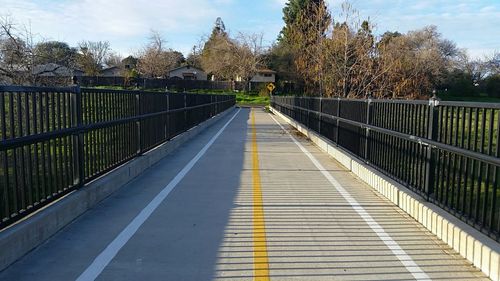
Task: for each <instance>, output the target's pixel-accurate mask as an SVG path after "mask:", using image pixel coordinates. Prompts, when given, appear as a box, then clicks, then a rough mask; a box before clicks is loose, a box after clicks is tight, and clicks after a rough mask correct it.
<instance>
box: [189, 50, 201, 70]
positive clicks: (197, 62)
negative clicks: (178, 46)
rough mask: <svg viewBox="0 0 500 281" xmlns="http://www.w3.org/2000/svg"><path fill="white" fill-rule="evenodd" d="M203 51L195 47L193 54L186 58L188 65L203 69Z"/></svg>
mask: <svg viewBox="0 0 500 281" xmlns="http://www.w3.org/2000/svg"><path fill="white" fill-rule="evenodd" d="M201 54H202V52H201V49H200V48H198V47H197V46H193V48H192V49H191V52H190V53H189V54H188V57H187V58H186V64H187V65H189V66H192V67H196V68H203V66H202V63H201Z"/></svg>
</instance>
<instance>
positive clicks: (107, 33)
mask: <svg viewBox="0 0 500 281" xmlns="http://www.w3.org/2000/svg"><path fill="white" fill-rule="evenodd" d="M341 2H342V1H332V0H329V1H328V4H329V7H330V9H331V10H332V14H333V16H334V18H336V17H338V16H339V13H340V8H339V7H340V3H341ZM350 2H351V4H353V6H354V7H355V8H356V9H357V10H358V11H359V13H360V15H361V17H363V18H367V17H369V18H370V19H371V20H372V22H374V23H375V25H376V30H375V33H376V34H382V33H383V32H384V31H386V30H391V31H400V32H407V31H408V30H413V29H418V28H421V27H423V26H425V25H430V24H433V25H436V26H438V30H439V31H440V32H441V33H443V35H444V37H445V38H448V39H451V40H453V41H454V42H456V43H457V45H458V46H459V47H461V48H467V49H468V50H469V53H470V54H471V55H472V56H473V57H481V56H483V55H488V54H491V53H493V52H494V51H495V50H497V51H500V0H468V1H462V0H434V1H428V0H407V1H404V0H352V1H350ZM285 3H286V0H267V1H266V0H253V1H252V0H246V1H245V0H210V1H209V0H183V1H179V0H163V1H162V0H158V1H138V0H77V1H76V0H52V1H51V0H0V15H6V14H9V15H10V16H11V17H12V18H13V19H15V20H16V22H17V23H19V24H20V25H30V26H31V29H32V30H33V33H35V34H36V35H37V38H38V39H39V40H61V41H66V42H68V43H69V44H70V45H72V46H74V45H76V44H77V42H78V41H81V40H94V41H95V40H107V41H109V42H110V43H111V47H112V49H113V50H114V51H116V52H118V53H120V54H122V55H128V54H134V53H135V52H136V51H137V50H138V49H140V48H141V46H143V45H144V44H145V43H146V41H147V38H148V34H149V31H150V30H151V29H155V30H158V31H159V32H160V33H161V34H162V35H163V36H164V38H165V39H166V40H167V42H168V43H167V44H168V46H169V47H171V48H173V49H176V50H180V51H182V52H183V53H185V54H187V53H188V52H189V50H190V49H191V48H192V46H193V45H196V44H197V43H198V42H199V41H200V38H202V37H203V36H207V35H208V34H209V33H210V32H211V29H212V26H213V23H214V21H215V19H216V18H217V17H221V18H222V19H223V20H224V22H225V24H226V28H227V29H228V30H229V31H230V33H232V34H237V33H238V32H256V33H263V34H264V39H265V44H266V45H270V44H271V43H272V42H273V41H274V40H275V39H276V37H277V35H278V32H279V31H280V30H281V27H282V26H283V22H282V8H283V7H284V5H285Z"/></svg>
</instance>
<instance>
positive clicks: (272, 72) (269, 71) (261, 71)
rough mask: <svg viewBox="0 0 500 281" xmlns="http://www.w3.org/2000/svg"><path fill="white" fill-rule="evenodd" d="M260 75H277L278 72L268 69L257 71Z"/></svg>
mask: <svg viewBox="0 0 500 281" xmlns="http://www.w3.org/2000/svg"><path fill="white" fill-rule="evenodd" d="M257 72H258V73H271V74H275V73H276V71H274V70H271V69H267V68H264V69H259V70H257Z"/></svg>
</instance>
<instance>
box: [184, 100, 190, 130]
mask: <svg viewBox="0 0 500 281" xmlns="http://www.w3.org/2000/svg"><path fill="white" fill-rule="evenodd" d="M183 111H184V131H187V130H188V129H189V125H188V118H187V94H186V93H184V110H183Z"/></svg>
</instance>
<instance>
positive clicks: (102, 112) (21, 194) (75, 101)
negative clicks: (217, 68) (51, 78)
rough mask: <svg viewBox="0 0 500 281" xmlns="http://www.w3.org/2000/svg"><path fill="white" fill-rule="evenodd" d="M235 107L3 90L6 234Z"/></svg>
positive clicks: (217, 100) (0, 204) (225, 98)
mask: <svg viewBox="0 0 500 281" xmlns="http://www.w3.org/2000/svg"><path fill="white" fill-rule="evenodd" d="M234 104H235V96H232V95H201V94H181V93H156V92H144V91H115V90H101V89H86V88H83V89H81V88H80V87H70V88H40V87H19V86H0V229H1V228H3V227H5V226H7V225H9V224H11V223H12V222H14V221H16V220H18V219H20V218H22V217H24V216H26V215H27V214H29V213H31V212H33V211H35V210H37V209H39V208H41V207H43V206H45V205H47V204H48V203H50V202H52V201H54V200H56V199H58V198H60V197H62V196H63V195H65V194H67V193H69V192H71V191H73V190H75V189H77V188H79V187H81V186H82V185H84V184H85V183H87V182H89V181H91V180H93V179H95V178H97V177H99V176H101V175H103V174H104V173H106V172H108V171H110V170H112V169H114V168H116V167H117V166H119V165H121V164H123V163H125V162H127V161H129V160H130V159H132V158H134V157H136V156H139V155H141V154H142V153H144V152H146V151H148V150H150V149H152V148H154V147H156V146H157V145H159V144H161V143H163V142H166V141H168V140H169V139H171V138H173V137H174V136H176V135H178V134H180V133H182V132H184V131H187V130H188V129H190V128H192V127H194V126H196V125H197V124H199V123H201V122H203V121H205V120H207V119H209V118H211V117H212V116H215V115H217V114H219V113H221V112H223V111H224V110H226V109H228V108H230V107H232V106H234Z"/></svg>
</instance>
